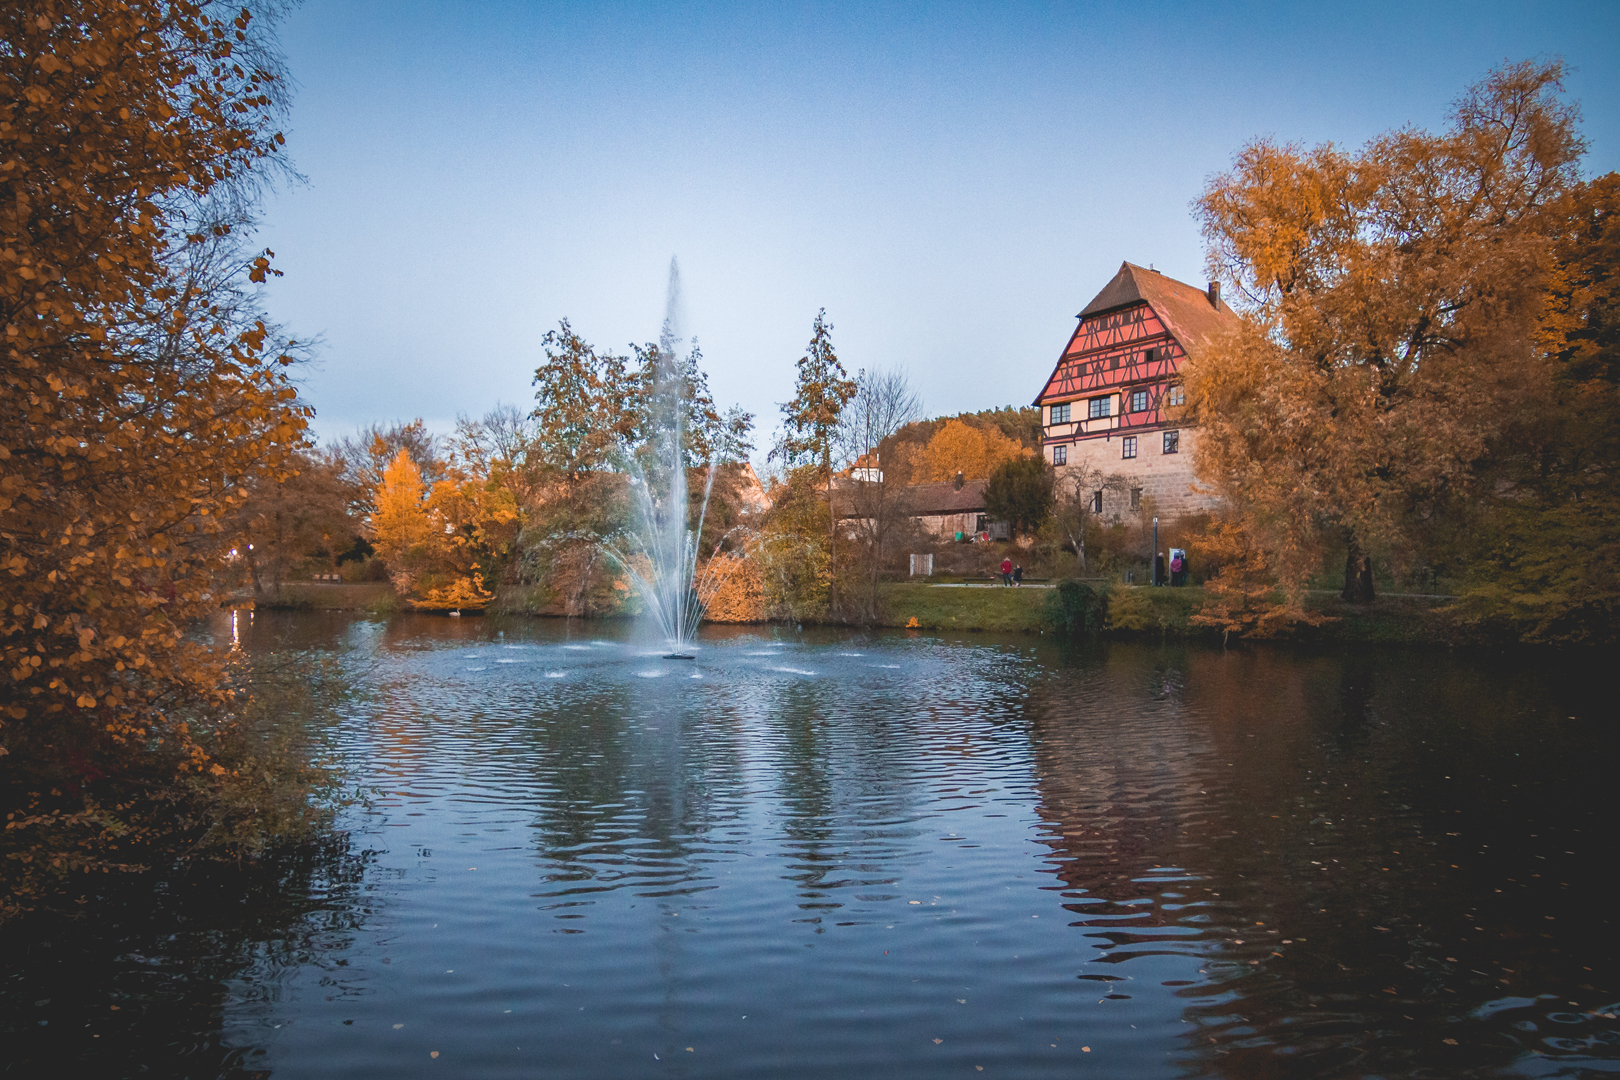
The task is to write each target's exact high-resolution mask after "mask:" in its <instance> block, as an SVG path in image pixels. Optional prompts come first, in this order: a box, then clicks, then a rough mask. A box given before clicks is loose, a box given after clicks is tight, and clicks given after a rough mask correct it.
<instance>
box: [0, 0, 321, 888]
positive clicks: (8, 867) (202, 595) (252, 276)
mask: <svg viewBox="0 0 1620 1080" xmlns="http://www.w3.org/2000/svg"><path fill="white" fill-rule="evenodd" d="M0 40H3V41H4V42H5V45H4V48H0V158H3V162H0V324H3V325H4V328H5V330H4V340H5V344H4V346H3V347H0V382H3V385H4V396H5V401H6V419H5V424H4V428H3V434H0V567H4V569H5V573H4V574H0V672H3V673H4V674H3V676H0V717H3V723H4V727H3V728H0V740H3V742H0V753H3V754H4V755H5V756H4V757H3V762H4V764H3V767H0V768H3V771H0V789H3V792H4V798H5V799H6V801H7V803H8V810H9V811H10V816H9V820H8V822H7V825H8V828H7V831H6V834H5V841H4V846H5V848H6V854H7V857H6V858H4V859H0V866H3V867H4V869H3V870H0V873H4V874H5V875H6V881H7V885H8V886H9V887H8V888H7V889H3V890H0V892H3V893H5V894H6V895H8V896H9V897H10V898H11V899H10V900H9V901H7V902H8V903H13V904H15V903H26V902H27V898H28V897H29V896H31V895H37V894H39V892H40V891H42V890H43V889H45V888H46V887H47V884H48V882H49V881H51V880H52V876H53V875H55V876H57V877H60V876H62V875H67V874H70V873H72V872H73V871H78V870H85V869H95V868H105V867H108V866H112V865H115V864H124V863H127V862H133V861H137V858H136V856H137V853H138V852H139V851H141V850H143V848H142V845H143V844H144V843H147V842H155V841H156V839H157V838H160V837H161V836H164V835H168V834H171V833H173V832H174V831H176V830H181V831H183V830H185V829H187V828H190V827H192V825H191V824H188V822H194V819H193V818H191V817H190V816H189V814H190V811H188V810H183V809H182V808H181V805H180V803H179V802H175V803H171V804H169V805H168V806H167V809H166V810H164V811H163V812H162V813H159V812H157V810H156V809H155V808H154V807H155V805H156V804H154V803H153V802H152V800H151V798H150V793H151V792H153V791H156V790H170V791H173V790H175V789H174V788H173V787H172V786H171V787H170V788H163V787H162V784H163V783H164V782H165V781H164V780H163V776H164V775H165V774H166V775H167V777H168V780H169V781H173V780H174V779H175V777H176V776H177V775H178V774H189V775H190V776H192V777H199V778H200V779H198V780H196V781H195V783H196V784H198V785H200V786H196V787H193V788H191V789H190V790H192V791H193V792H197V793H202V792H205V791H214V792H217V791H218V790H222V789H221V788H220V787H219V786H218V785H223V784H225V783H226V782H227V779H226V778H225V777H224V775H223V774H225V773H227V772H228V771H229V770H227V769H225V768H224V767H223V766H221V765H220V764H219V762H218V761H217V760H214V759H213V758H212V757H211V748H212V747H217V746H218V745H219V739H220V738H221V737H223V736H221V735H220V732H222V731H224V730H226V728H227V727H228V724H227V723H226V720H225V719H222V718H223V717H226V712H225V710H226V709H227V707H228V706H229V705H230V697H229V693H230V692H229V690H228V684H227V682H226V681H225V680H224V678H223V676H222V667H221V661H220V660H219V659H218V658H216V657H213V656H211V655H210V654H209V652H208V650H207V649H206V648H205V647H204V646H202V645H201V644H199V643H197V642H195V641H193V640H190V639H188V638H187V630H188V628H189V627H190V626H191V625H192V624H193V622H194V621H195V620H196V619H197V618H199V617H201V616H203V615H205V614H207V613H208V612H209V611H211V610H213V609H214V608H215V607H216V606H217V605H218V602H219V600H218V596H217V595H216V593H215V590H216V589H217V588H218V584H219V582H220V581H221V580H222V577H223V574H224V572H225V570H226V566H227V564H226V558H227V555H228V552H229V547H228V545H227V543H226V542H225V541H226V540H227V538H226V537H225V536H224V535H223V530H224V528H225V524H224V523H225V522H226V521H227V520H228V519H229V518H230V517H231V515H232V513H233V512H234V510H235V509H236V508H237V507H238V506H239V505H240V504H241V503H242V502H243V501H244V500H245V499H247V498H248V496H249V486H250V485H251V484H252V483H253V482H255V480H256V479H258V478H264V477H275V476H278V475H282V474H285V473H286V472H287V471H288V470H289V468H290V459H291V455H292V453H293V451H294V449H295V447H296V446H297V445H298V444H299V441H300V438H301V433H302V432H303V430H304V426H305V422H306V417H307V410H306V409H305V408H304V407H303V406H301V405H300V404H299V403H298V401H297V398H296V394H295V392H294V389H293V387H292V386H291V384H290V383H289V382H288V379H287V376H286V374H285V370H284V364H285V363H287V362H290V361H291V360H292V359H293V353H292V352H289V351H288V350H287V349H286V348H285V342H283V341H281V340H280V339H279V336H278V333H277V331H276V329H275V327H274V326H273V325H272V324H271V323H270V322H269V321H268V320H267V319H266V318H265V317H264V315H263V313H262V311H261V310H260V309H259V307H258V305H257V302H256V299H255V294H254V292H253V289H252V285H253V284H254V283H256V282H262V281H263V280H264V279H265V277H266V275H267V274H269V273H272V272H273V271H272V270H271V269H270V262H269V260H270V253H269V252H262V251H253V250H251V249H250V248H249V247H248V246H247V240H246V238H247V236H248V235H249V233H250V231H251V225H252V218H251V209H252V206H253V203H254V197H255V194H256V191H257V190H258V186H259V185H260V184H262V183H263V178H264V177H266V176H268V175H273V173H274V171H275V169H276V165H275V162H276V160H277V157H276V154H277V150H278V147H279V146H280V145H281V143H282V141H283V140H282V137H281V135H280V134H279V132H278V131H277V125H278V123H279V120H280V117H281V115H282V113H283V109H284V107H285V103H286V100H287V99H286V87H287V80H286V78H285V77H284V76H283V74H282V72H281V71H280V68H279V61H278V59H277V56H276V53H275V48H274V44H275V43H274V39H273V37H272V36H271V35H270V33H269V30H268V27H267V26H266V23H265V21H264V20H263V19H261V18H257V17H255V16H254V14H253V13H252V12H251V11H249V10H246V9H243V8H240V7H231V6H228V5H223V4H214V3H179V2H176V3H166V2H159V0H121V2H118V3H112V2H107V0H55V2H49V3H32V4H13V5H9V6H8V7H6V8H5V9H4V11H0ZM199 711H200V712H201V713H206V714H207V715H209V716H211V717H213V718H214V720H215V721H217V723H211V724H209V725H199V726H194V725H192V724H190V723H188V721H187V717H188V716H190V717H191V718H192V719H195V718H196V717H197V715H199ZM136 774H139V779H138V781H137V780H136V779H135V777H136ZM210 784H213V785H216V786H214V787H209V785H210ZM133 793H139V795H138V796H137V795H136V794H133ZM199 797H201V795H199ZM187 805H193V804H187Z"/></svg>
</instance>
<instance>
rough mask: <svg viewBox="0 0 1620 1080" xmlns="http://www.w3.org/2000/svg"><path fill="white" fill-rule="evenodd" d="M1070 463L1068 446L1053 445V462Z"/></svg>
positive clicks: (1056, 463)
mask: <svg viewBox="0 0 1620 1080" xmlns="http://www.w3.org/2000/svg"><path fill="white" fill-rule="evenodd" d="M1068 463H1069V448H1068V447H1067V446H1054V447H1052V464H1054V465H1067V464H1068Z"/></svg>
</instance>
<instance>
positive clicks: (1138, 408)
mask: <svg viewBox="0 0 1620 1080" xmlns="http://www.w3.org/2000/svg"><path fill="white" fill-rule="evenodd" d="M1131 412H1147V391H1146V390H1132V391H1131Z"/></svg>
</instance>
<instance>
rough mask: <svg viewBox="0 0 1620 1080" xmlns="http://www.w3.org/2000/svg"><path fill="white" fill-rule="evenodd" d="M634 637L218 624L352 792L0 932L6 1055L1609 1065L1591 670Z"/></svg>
mask: <svg viewBox="0 0 1620 1080" xmlns="http://www.w3.org/2000/svg"><path fill="white" fill-rule="evenodd" d="M229 618H230V616H228V615H227V616H222V621H221V623H220V624H219V625H218V626H216V627H215V628H214V629H215V632H216V633H217V634H219V635H220V636H221V637H222V639H228V637H229V635H231V634H232V632H233V627H232V626H231V625H230V623H229V622H228V621H227V620H229ZM632 630H633V628H632V627H630V626H628V625H625V624H616V623H595V624H591V623H579V622H574V623H568V622H562V621H550V620H525V621H497V620H494V619H475V618H464V619H446V618H429V617H426V616H407V617H400V618H395V619H392V620H389V621H386V622H383V621H368V620H364V619H352V618H349V617H347V616H338V615H319V614H308V613H304V614H278V613H268V612H266V613H259V614H257V615H256V616H252V617H249V616H248V615H246V614H243V615H241V616H240V617H239V619H238V620H237V623H236V625H235V627H234V633H235V634H236V636H237V637H238V638H239V640H240V642H241V644H242V646H243V647H244V648H248V649H251V650H256V651H288V652H310V651H315V652H325V653H329V654H336V655H339V656H340V657H341V662H342V665H343V669H344V670H345V671H346V673H347V674H346V678H348V679H349V680H350V681H351V682H352V683H353V685H354V687H355V690H356V692H355V693H354V694H353V696H351V697H350V698H348V699H347V703H346V704H345V705H344V706H343V710H342V711H343V715H342V717H341V720H340V722H338V723H337V724H336V726H335V727H334V729H333V731H332V734H331V738H332V740H333V745H334V748H335V750H336V752H337V753H338V754H339V755H340V756H341V758H342V760H343V761H344V762H345V764H346V766H347V768H348V770H349V772H350V776H351V784H352V785H353V786H356V787H359V788H364V789H369V790H371V791H372V792H373V794H372V795H371V796H370V797H369V799H367V800H364V801H361V802H357V803H355V804H353V805H352V806H350V807H348V808H347V809H345V810H344V811H342V812H341V814H340V817H339V822H338V824H339V827H340V829H341V832H340V834H339V835H337V836H335V837H333V838H332V839H331V841H330V842H329V843H327V844H325V845H323V846H322V847H321V848H320V849H319V850H317V851H314V852H311V853H310V854H308V855H307V856H306V857H304V858H302V859H299V860H294V861H293V862H291V863H289V864H285V865H278V867H277V868H275V869H274V870H273V871H272V870H269V869H266V870H262V871H259V872H258V873H257V876H254V875H248V876H247V877H246V878H244V877H242V876H238V875H235V874H229V875H212V876H197V875H193V876H188V877H183V878H177V879H174V880H165V881H162V882H159V883H156V884H155V885H154V886H153V887H152V888H150V889H147V890H146V891H147V892H149V893H150V894H151V898H150V901H149V902H146V903H136V902H134V901H132V902H131V903H130V904H129V905H127V907H124V908H120V909H119V910H117V911H115V912H112V913H104V914H100V915H98V916H97V917H95V918H92V919H85V920H82V921H79V922H75V923H72V924H69V925H66V926H61V925H57V926H53V927H49V928H45V929H42V930H40V931H39V932H37V933H35V934H33V935H32V936H28V937H26V938H25V939H24V940H23V941H21V942H19V941H17V940H15V938H13V939H10V940H11V943H10V944H9V945H8V949H7V954H6V955H5V957H4V958H3V960H0V972H3V974H4V984H3V985H4V990H3V997H0V1011H3V1013H4V1015H5V1017H6V1019H5V1020H4V1021H3V1028H0V1030H3V1031H4V1034H5V1041H6V1046H7V1049H6V1050H5V1051H4V1053H3V1054H0V1059H4V1060H6V1061H8V1062H9V1064H10V1070H9V1071H10V1072H11V1073H12V1074H14V1075H24V1074H33V1073H38V1072H42V1071H47V1070H54V1069H56V1068H58V1067H60V1066H63V1065H65V1064H68V1063H71V1062H78V1063H81V1068H80V1070H79V1071H80V1073H81V1074H83V1075H107V1076H113V1075H131V1074H134V1073H137V1072H141V1073H144V1074H147V1075H156V1076H196V1077H211V1076H220V1075H229V1076H269V1075H274V1076H277V1077H306V1076H309V1077H316V1076H337V1075H341V1076H345V1077H368V1076H376V1077H416V1076H466V1077H534V1076H557V1077H663V1076H689V1077H764V1076H771V1077H777V1076H781V1077H801V1076H802V1077H818V1078H824V1077H828V1076H872V1075H882V1076H884V1077H891V1078H902V1077H930V1078H933V1077H944V1076H962V1077H975V1076H981V1075H982V1076H985V1077H1049V1076H1065V1077H1067V1076H1099V1077H1186V1076H1204V1075H1214V1076H1231V1077H1253V1076H1265V1077H1307V1076H1311V1077H1317V1076H1320V1077H1340V1076H1343V1077H1351V1076H1366V1075H1378V1076H1386V1077H1395V1076H1411V1077H1417V1076H1434V1077H1457V1076H1583V1075H1593V1076H1596V1075H1612V1074H1614V1073H1616V1072H1620V1021H1617V1020H1616V1019H1615V1017H1616V1010H1617V1008H1620V1000H1617V999H1620V966H1617V964H1616V941H1617V936H1616V933H1615V926H1614V917H1615V916H1614V911H1615V905H1614V899H1615V888H1614V879H1612V878H1611V877H1610V876H1609V875H1610V874H1612V873H1613V872H1614V870H1613V866H1614V856H1615V846H1616V845H1615V842H1614V838H1613V826H1614V822H1613V814H1612V807H1613V800H1612V797H1611V792H1612V790H1613V785H1614V782H1615V775H1616V763H1617V761H1616V759H1617V754H1616V750H1617V749H1620V745H1617V744H1620V739H1617V735H1616V728H1615V725H1614V723H1613V719H1614V710H1613V707H1612V705H1610V704H1607V702H1609V701H1612V694H1611V693H1610V692H1609V690H1608V688H1607V673H1598V672H1593V671H1591V670H1590V669H1588V668H1586V667H1584V666H1582V665H1578V664H1574V663H1569V664H1560V663H1559V662H1556V661H1550V660H1549V659H1548V658H1547V657H1546V656H1518V657H1514V656H1511V655H1491V656H1465V655H1458V654H1453V653H1448V652H1443V651H1413V650H1406V651H1367V650H1362V651H1358V652H1351V653H1323V654H1318V653H1302V652H1298V651H1293V652H1290V651H1285V650H1281V649H1266V648H1248V649H1243V650H1231V651H1221V650H1219V649H1210V648H1206V647H1193V646H1161V645H1159V644H1121V643H1111V644H1065V643H1062V642H1058V641H1054V640H1052V639H1049V638H1042V637H1040V636H1034V637H1029V636H1014V637H996V636H988V635H965V634H964V635H960V636H954V637H953V636H945V637H941V636H938V635H930V634H919V633H915V632H906V631H895V632H888V633H878V634H870V635H865V634H856V633H850V632H837V631H814V632H812V631H810V630H805V631H802V632H801V631H799V630H797V629H795V628H792V627H756V628H747V629H742V630H720V629H712V628H710V629H706V630H705V633H704V635H703V636H702V637H701V639H700V641H699V644H700V646H701V647H700V648H699V650H698V651H697V659H696V660H695V661H690V662H684V661H671V660H665V659H661V658H660V657H658V656H657V655H656V653H657V651H658V650H656V649H655V648H652V647H649V646H646V645H644V644H640V643H638V642H637V641H636V640H635V639H634V638H633V637H632V636H631V635H632ZM287 722H289V723H293V722H297V718H292V717H289V718H288V721H287Z"/></svg>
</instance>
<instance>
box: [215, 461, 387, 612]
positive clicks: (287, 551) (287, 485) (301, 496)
mask: <svg viewBox="0 0 1620 1080" xmlns="http://www.w3.org/2000/svg"><path fill="white" fill-rule="evenodd" d="M343 474H344V463H343V462H342V460H340V459H339V458H337V456H336V455H334V454H326V455H316V454H313V453H308V452H303V453H299V454H297V455H295V456H294V457H293V458H292V460H291V461H290V462H289V463H288V471H287V472H286V473H285V474H283V475H279V476H255V477H252V478H250V479H249V480H248V481H247V482H246V485H245V486H246V487H247V490H248V497H247V498H246V499H245V500H244V501H243V502H242V503H241V505H240V506H238V507H237V508H236V509H235V512H234V513H233V514H232V515H231V516H230V518H228V519H227V524H226V536H227V537H229V538H230V539H231V543H232V548H233V550H234V551H235V555H234V556H232V559H233V561H234V562H236V563H237V564H238V565H241V566H242V567H244V568H245V569H246V571H247V574H248V577H249V579H250V580H251V581H252V584H253V592H254V595H255V596H257V597H260V598H265V597H272V596H275V595H277V594H278V593H280V591H281V587H282V585H283V583H285V582H286V581H287V579H288V577H289V576H290V575H291V573H292V571H293V568H294V567H295V566H296V565H297V564H298V563H300V562H303V561H305V560H307V559H310V558H315V557H320V556H324V557H325V558H326V560H327V562H328V566H329V567H330V566H331V565H332V564H333V563H334V562H335V559H336V556H337V555H338V554H339V553H340V552H342V551H343V550H345V549H347V548H348V547H350V546H351V545H352V544H353V543H354V541H355V539H356V538H357V537H358V536H359V535H360V530H361V526H360V522H359V520H358V518H357V517H356V516H355V514H354V512H353V510H352V509H351V508H352V506H353V505H354V504H355V503H356V502H357V501H358V500H359V499H360V496H359V494H358V493H356V492H355V490H354V486H353V485H352V484H350V483H349V482H348V481H347V480H346V479H345V478H344V475H343Z"/></svg>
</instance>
